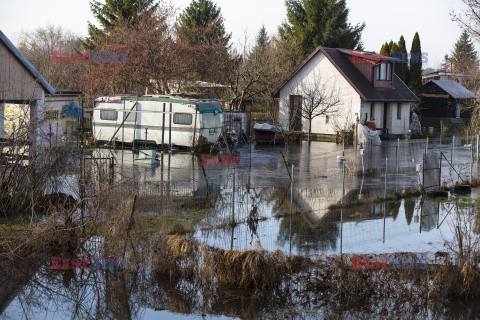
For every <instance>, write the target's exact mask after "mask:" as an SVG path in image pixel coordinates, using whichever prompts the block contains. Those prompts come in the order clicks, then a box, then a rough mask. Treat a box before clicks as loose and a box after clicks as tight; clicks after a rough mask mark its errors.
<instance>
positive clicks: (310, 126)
mask: <svg viewBox="0 0 480 320" xmlns="http://www.w3.org/2000/svg"><path fill="white" fill-rule="evenodd" d="M311 133H312V119H309V120H308V142H309V143H310V135H311Z"/></svg>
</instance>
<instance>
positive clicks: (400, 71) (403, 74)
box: [395, 36, 409, 83]
mask: <svg viewBox="0 0 480 320" xmlns="http://www.w3.org/2000/svg"><path fill="white" fill-rule="evenodd" d="M398 52H399V54H397V58H399V59H401V60H402V62H401V63H397V64H395V73H396V74H397V76H398V77H399V78H400V79H402V81H403V82H405V83H408V73H409V70H408V53H407V46H406V45H405V38H403V36H400V40H399V41H398Z"/></svg>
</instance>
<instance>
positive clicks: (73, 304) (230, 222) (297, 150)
mask: <svg viewBox="0 0 480 320" xmlns="http://www.w3.org/2000/svg"><path fill="white" fill-rule="evenodd" d="M425 148H426V141H425V140H414V141H400V142H399V143H398V142H397V141H391V142H385V143H383V144H382V145H381V146H372V147H370V146H367V147H366V149H365V151H364V156H363V159H362V156H361V154H360V152H359V151H358V150H354V149H353V148H351V147H350V148H346V149H345V151H344V150H343V148H342V146H339V145H335V144H333V143H323V142H312V143H311V144H310V145H308V144H306V143H304V144H303V145H299V146H287V147H282V146H277V147H273V146H270V147H269V146H253V147H252V153H250V152H249V148H248V147H243V148H240V149H239V150H238V157H239V158H238V161H237V163H238V166H232V165H226V166H223V165H222V164H221V161H219V162H217V163H216V165H215V166H203V167H202V157H201V156H196V155H193V154H191V153H177V154H168V153H166V154H164V155H159V156H158V159H159V160H158V161H156V162H155V163H154V164H151V163H146V162H145V161H143V162H142V161H134V157H135V156H134V155H133V154H132V153H131V152H130V151H126V150H125V151H123V152H122V151H121V150H107V149H96V150H92V151H91V153H90V156H91V157H92V158H94V159H110V158H111V157H114V158H115V165H114V166H113V167H111V166H108V165H107V166H103V165H100V164H102V163H101V162H99V161H97V162H94V160H92V162H91V163H90V164H87V165H86V167H87V168H88V170H89V171H87V173H88V174H86V176H85V180H86V189H85V190H81V188H80V187H79V186H78V181H79V177H78V176H77V174H75V173H72V174H70V175H67V176H62V177H56V178H54V179H52V185H51V190H52V191H54V192H64V193H67V194H70V195H72V196H74V197H75V198H78V197H79V196H80V194H81V193H82V192H83V193H86V196H92V197H94V196H95V195H97V194H99V192H100V189H101V183H100V181H103V182H105V181H107V180H109V179H112V184H114V183H117V182H118V183H120V184H123V185H126V186H128V190H130V191H129V192H130V195H133V194H137V195H138V201H137V206H136V211H135V213H136V215H137V216H138V217H139V218H147V219H153V221H157V220H156V219H161V218H163V219H166V217H168V220H161V221H162V223H165V221H168V223H169V224H172V225H173V224H180V225H182V227H185V228H186V236H187V237H188V238H190V239H194V240H197V241H198V242H199V243H206V244H208V245H210V246H212V247H215V248H220V249H226V250H240V251H243V250H249V249H252V248H254V249H255V250H263V249H265V250H267V251H270V252H274V251H275V250H281V251H283V252H284V253H285V254H286V255H288V256H289V255H290V254H292V255H299V256H309V257H312V258H315V257H320V256H331V255H336V254H381V253H397V252H412V253H422V254H427V255H429V256H430V257H431V258H432V259H433V258H434V255H435V253H436V252H442V251H446V250H448V249H449V246H450V245H451V242H452V241H453V240H454V235H455V230H454V226H455V222H456V219H458V217H459V215H460V216H462V215H464V216H472V215H476V211H475V212H474V209H473V207H474V204H475V201H476V199H477V198H478V196H477V192H476V191H474V192H473V194H472V195H468V196H466V197H462V196H455V195H453V194H450V196H449V198H448V199H431V198H426V197H407V198H404V199H396V198H395V199H394V198H391V199H390V198H389V200H388V201H383V200H382V198H383V197H384V196H385V195H387V197H389V196H392V195H395V194H397V193H401V192H403V191H405V190H411V189H416V190H418V189H419V188H420V186H421V184H422V181H423V179H424V177H423V174H422V166H423V155H424V152H425ZM451 150H452V146H451V142H450V141H439V140H436V141H429V143H428V153H440V152H443V153H444V154H445V159H448V160H450V159H452V155H451ZM343 153H344V154H345V157H346V162H345V175H344V169H343V165H342V163H339V162H338V160H337V156H341V155H342V154H343ZM474 156H475V154H474ZM386 158H388V159H386ZM453 160H454V166H453V168H452V166H451V165H450V164H449V163H448V161H447V160H445V161H443V162H442V170H441V173H442V176H441V182H442V183H446V184H449V185H451V184H453V183H454V182H456V181H457V180H459V176H460V178H463V179H467V178H468V179H469V176H470V175H472V176H474V177H477V176H478V174H477V164H476V161H473V162H472V152H471V150H470V149H469V148H467V147H461V146H456V149H455V155H454V157H453ZM101 161H104V160H101ZM108 161H109V160H107V162H106V163H108ZM362 163H363V166H362ZM292 165H293V172H292ZM362 167H363V168H364V170H366V171H367V172H368V174H366V175H365V176H362V175H361V174H359V173H361V172H362ZM385 167H387V170H385ZM292 173H293V186H294V187H293V190H294V191H293V197H292V195H291V194H290V192H289V190H290V181H291V180H290V177H291V175H292ZM343 195H344V203H345V205H346V206H345V207H344V208H343V209H342V208H341V207H340V206H339V204H340V203H341V202H342V196H343ZM291 199H293V204H292V202H291ZM366 199H375V200H376V201H365V200H366ZM121 200H122V199H118V201H119V202H120V201H121ZM352 203H353V204H354V205H352ZM90 206H91V204H90V203H89V202H88V201H87V202H86V204H85V209H84V210H85V212H86V213H88V210H89V208H91V207H90ZM291 209H292V211H293V215H291V212H290V210H291ZM476 220H477V222H476V223H477V224H478V217H477V218H476ZM149 221H150V220H149ZM162 227H164V228H167V229H163V230H164V231H166V230H169V229H168V228H169V226H166V227H165V226H163V225H162ZM99 241H101V240H99ZM144 241H145V245H147V243H148V242H149V239H145V240H144ZM89 246H91V243H90V244H89ZM82 250H83V251H82V252H79V253H77V256H80V257H81V256H82V254H86V253H87V252H88V250H89V248H87V247H85V248H83V249H82ZM127 260H128V259H127ZM27 265H28V263H27ZM105 269H106V270H92V269H86V270H82V269H75V270H52V268H51V264H50V261H45V263H42V264H41V265H39V266H38V267H36V268H34V269H32V270H28V269H22V270H23V271H22V272H21V274H22V276H21V277H19V278H18V279H17V278H16V277H10V276H8V275H2V278H3V279H5V281H4V285H2V292H1V295H0V319H67V318H70V319H279V318H281V319H312V318H336V317H345V318H352V319H353V318H355V319H357V318H358V319H366V318H372V317H375V318H377V317H392V316H398V317H408V318H419V319H425V318H430V319H440V318H445V319H447V318H451V317H455V318H465V319H467V318H468V319H473V318H475V317H478V314H479V311H480V309H479V304H478V303H468V304H462V303H448V302H446V303H445V304H442V306H435V305H433V306H428V307H427V306H424V307H421V308H419V307H418V306H416V305H408V304H406V305H404V306H402V308H399V307H398V306H395V301H393V300H391V299H387V298H385V299H384V300H383V301H380V300H378V299H374V300H365V299H363V298H362V297H361V296H359V297H358V300H357V299H354V300H353V301H352V300H351V299H341V298H339V299H328V298H325V297H320V296H313V295H311V296H309V295H308V294H307V295H305V293H303V294H300V293H298V294H296V293H295V292H290V291H289V292H284V293H282V292H276V291H275V292H270V291H269V290H265V291H256V292H244V291H242V290H232V289H229V290H221V291H217V292H216V294H215V295H212V294H211V293H210V292H208V291H205V290H203V289H202V290H199V289H198V288H197V287H196V282H194V281H193V282H190V281H187V280H182V279H173V280H172V279H171V278H170V279H168V278H164V277H161V276H159V275H158V274H157V273H155V272H153V270H151V268H150V267H149V266H148V265H146V264H145V265H138V266H136V268H135V269H134V270H129V272H122V271H118V270H109V268H105ZM307 292H308V291H307Z"/></svg>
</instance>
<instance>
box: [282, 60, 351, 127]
mask: <svg viewBox="0 0 480 320" xmlns="http://www.w3.org/2000/svg"><path fill="white" fill-rule="evenodd" d="M318 79H319V80H318ZM302 82H303V84H304V86H308V85H311V84H312V83H314V82H317V83H320V87H323V86H324V87H326V88H332V89H330V90H331V91H334V92H337V93H338V96H339V98H340V104H339V106H338V112H337V113H335V114H333V115H331V116H329V122H328V123H326V117H325V116H319V117H317V118H315V119H313V121H312V133H319V134H335V132H336V131H337V130H336V129H337V128H339V127H342V128H345V127H346V123H347V122H348V123H350V124H354V123H355V120H356V116H355V114H357V115H358V114H359V113H360V103H361V100H360V96H359V94H358V93H357V92H356V91H355V89H353V88H352V86H351V85H350V84H349V83H348V82H347V80H346V79H345V78H344V77H343V76H342V74H341V73H340V72H339V71H338V70H337V68H336V67H335V66H334V65H333V64H332V63H331V62H330V61H329V60H328V58H327V57H325V55H324V54H323V53H321V52H319V53H318V54H317V55H315V56H314V57H313V58H312V59H311V60H310V61H309V62H308V63H307V64H306V65H305V66H304V67H303V68H302V70H300V71H299V72H298V73H297V74H296V75H295V76H294V77H293V78H292V79H291V80H290V81H289V82H288V83H287V84H286V85H285V86H284V87H283V88H282V89H281V90H280V101H279V123H280V125H282V126H287V127H288V122H289V104H290V95H297V94H298V95H300V94H301V91H302V90H301V84H302ZM327 90H328V89H327ZM303 103H304V102H303ZM302 129H303V132H308V120H307V119H302Z"/></svg>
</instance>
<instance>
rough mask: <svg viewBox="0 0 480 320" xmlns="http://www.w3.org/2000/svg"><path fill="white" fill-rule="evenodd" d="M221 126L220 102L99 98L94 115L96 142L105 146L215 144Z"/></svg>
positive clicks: (119, 97)
mask: <svg viewBox="0 0 480 320" xmlns="http://www.w3.org/2000/svg"><path fill="white" fill-rule="evenodd" d="M222 122H223V121H222V106H221V104H220V103H219V102H217V101H199V100H189V99H182V98H175V97H157V96H139V97H137V96H117V97H101V98H97V99H95V106H94V111H93V131H94V136H95V139H96V140H97V141H106V142H112V141H117V142H126V143H132V142H133V141H135V142H137V141H138V142H140V141H142V142H143V141H147V142H148V143H155V144H157V145H162V144H164V145H176V146H182V147H194V146H196V145H198V143H199V142H201V141H202V140H203V142H208V143H215V142H217V140H218V138H219V137H220V136H221V134H222V131H221V130H222ZM201 137H203V138H201Z"/></svg>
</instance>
